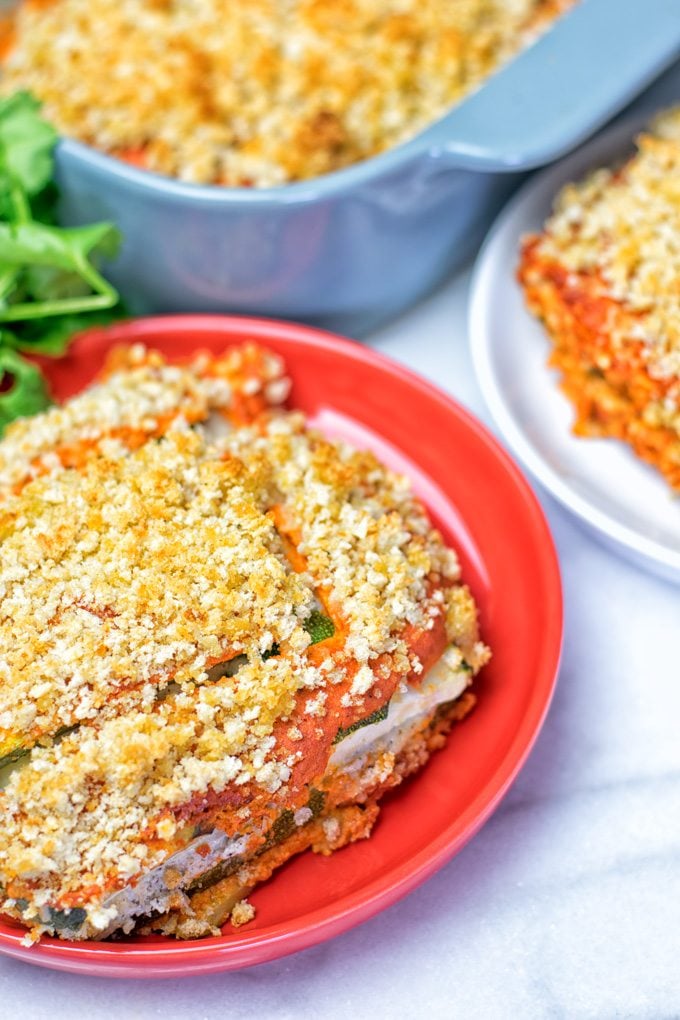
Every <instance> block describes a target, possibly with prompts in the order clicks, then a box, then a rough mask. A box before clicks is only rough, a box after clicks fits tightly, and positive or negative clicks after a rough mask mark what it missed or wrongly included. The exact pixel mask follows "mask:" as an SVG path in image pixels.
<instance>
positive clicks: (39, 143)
mask: <svg viewBox="0 0 680 1020" xmlns="http://www.w3.org/2000/svg"><path fill="white" fill-rule="evenodd" d="M39 110H40V103H39V102H38V101H37V99H35V98H34V97H33V96H31V95H30V94H29V93H28V92H15V93H14V95H11V96H9V97H8V98H6V99H2V100H0V174H2V177H3V178H4V181H5V186H7V182H11V183H13V184H14V185H18V186H19V187H20V188H22V189H23V190H24V192H25V193H26V195H27V196H28V197H29V198H31V197H33V196H34V195H37V194H38V192H40V191H42V189H43V188H44V187H46V185H47V184H48V182H49V181H50V179H51V177H52V171H53V162H52V149H53V148H54V143H55V142H56V140H57V132H56V131H55V130H54V128H53V127H52V125H51V124H48V123H47V121H45V120H43V119H42V117H41V116H40V114H39ZM0 190H4V189H2V188H1V186H0Z"/></svg>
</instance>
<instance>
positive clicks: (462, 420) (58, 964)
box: [0, 314, 563, 977]
mask: <svg viewBox="0 0 680 1020" xmlns="http://www.w3.org/2000/svg"><path fill="white" fill-rule="evenodd" d="M161 332H162V333H163V334H165V335H166V336H168V337H178V338H181V337H182V336H183V335H187V334H192V335H194V336H195V335H197V334H202V335H203V336H205V337H206V338H207V337H213V338H214V337H216V336H219V337H223V338H224V339H225V341H226V342H227V343H228V342H229V341H230V340H231V341H233V340H236V339H241V338H243V337H244V336H247V337H248V338H252V339H255V340H261V341H264V342H266V341H268V340H269V341H275V342H276V345H277V346H278V348H279V349H285V346H286V344H287V343H288V344H290V345H291V346H292V345H293V344H294V345H295V346H297V347H299V346H300V345H302V346H308V347H310V348H315V349H317V350H318V349H322V350H325V351H327V352H330V353H332V354H336V355H338V356H340V357H341V358H342V359H344V360H345V361H346V360H347V359H349V360H350V361H351V362H354V363H355V364H357V365H370V366H373V367H374V368H377V369H379V370H380V372H381V373H383V374H385V375H386V376H388V377H392V378H397V379H400V380H401V381H402V382H404V383H406V384H407V385H408V386H409V388H410V389H411V390H413V391H414V392H415V391H417V392H419V393H420V394H421V395H422V396H423V397H425V398H426V399H427V400H428V401H430V402H433V403H434V404H437V405H439V407H440V408H444V409H445V410H446V412H447V413H448V414H449V415H450V417H451V419H452V421H453V422H455V424H456V426H457V427H458V428H461V429H464V430H466V431H467V432H468V433H471V434H473V436H474V438H475V441H476V442H477V443H478V444H480V446H481V447H483V448H485V450H486V452H487V453H489V454H491V455H492V458H493V460H494V461H495V462H496V466H497V468H498V470H499V471H500V472H501V473H502V474H503V475H505V481H506V483H509V484H510V486H511V487H512V488H513V489H514V492H515V495H516V496H517V497H519V500H520V501H521V505H522V509H523V512H524V513H525V515H526V524H527V526H528V529H529V531H530V533H531V535H532V538H533V545H534V548H533V549H532V553H533V554H534V555H535V557H536V564H537V568H538V570H539V573H540V575H541V578H542V582H543V586H544V590H543V592H542V597H543V600H544V603H543V604H544V606H545V609H546V615H547V619H548V624H547V626H546V627H544V629H543V632H542V635H541V638H542V644H541V650H540V657H539V659H538V667H537V670H536V675H535V677H534V684H533V689H532V694H531V697H530V700H529V702H528V704H527V708H526V712H525V714H524V716H523V718H522V721H521V724H520V726H519V727H518V729H517V731H516V732H515V735H514V739H513V740H512V742H511V744H510V745H509V747H508V749H507V751H506V753H505V756H504V758H503V761H502V763H501V765H500V766H499V767H498V768H497V769H496V771H495V772H494V774H493V776H492V777H491V778H490V779H489V781H488V782H487V783H486V784H485V785H483V786H482V787H481V788H480V789H479V791H478V793H477V795H476V797H475V798H474V799H473V800H472V801H471V803H470V804H469V805H468V807H467V808H466V809H465V810H463V811H462V812H460V813H459V814H457V815H455V816H454V817H453V818H452V820H451V823H450V824H449V825H448V827H447V828H446V829H445V830H444V831H442V832H441V834H440V835H439V836H438V837H437V838H435V839H433V840H432V841H431V842H430V843H429V844H428V845H427V846H425V847H424V848H423V849H422V850H420V851H419V852H418V853H416V854H414V855H413V856H411V857H410V858H409V860H408V862H406V863H404V864H402V865H401V866H398V867H396V866H395V867H393V868H392V869H391V870H389V871H387V872H386V873H384V874H382V875H381V876H380V877H379V878H377V879H374V880H373V881H372V882H369V883H368V884H367V885H363V886H361V887H360V888H359V889H357V890H355V891H354V892H352V893H349V894H347V895H345V896H342V897H340V898H339V899H337V900H334V901H333V903H332V904H331V905H330V906H328V905H326V906H324V907H321V908H319V909H317V910H313V911H311V912H308V913H305V914H302V915H301V916H299V917H298V918H296V920H295V924H294V926H291V924H290V923H280V924H276V925H271V926H269V927H267V928H262V929H259V930H257V931H254V932H250V933H248V932H240V931H239V932H237V933H235V934H230V935H228V936H220V937H214V938H207V939H200V940H197V941H196V942H173V941H171V940H170V939H167V940H159V941H157V942H146V943H143V944H139V943H136V944H130V943H124V942H121V943H103V942H100V943H97V942H66V941H62V940H59V939H56V938H49V937H43V938H42V939H41V940H40V942H39V943H37V944H36V945H34V946H32V947H30V948H29V947H26V946H24V945H22V938H23V933H22V932H21V930H20V929H19V928H18V927H15V926H13V925H11V924H8V923H6V922H5V921H4V920H2V919H0V952H2V953H5V954H8V955H10V956H15V957H18V958H20V959H23V960H25V961H26V962H33V963H36V964H39V965H42V966H46V967H51V968H56V969H60V970H69V971H73V972H80V973H90V974H99V975H107V976H113V977H177V976H180V975H196V974H200V973H210V972H216V971H223V970H234V969H238V968H242V967H247V966H251V965H253V964H256V963H261V962H266V961H271V960H274V959H277V958H279V957H281V956H284V955H287V954H289V953H293V952H297V951H299V950H301V949H305V948H308V947H310V946H312V945H314V944H317V943H319V942H321V941H324V940H325V939H327V938H330V937H332V936H334V935H338V934H340V933H341V932H344V931H346V930H348V929H349V928H351V927H353V926H354V925H356V924H359V923H361V922H363V921H365V920H368V919H369V918H370V917H372V916H373V915H375V914H376V913H378V912H379V911H380V910H383V909H385V908H386V907H388V906H390V905H392V904H393V903H395V902H396V901H397V900H398V899H400V898H401V897H403V896H405V895H406V894H407V893H409V892H411V891H412V890H413V889H414V888H415V887H416V886H418V885H419V884H420V883H421V882H423V881H425V879H427V878H429V877H430V876H431V875H432V874H433V873H434V872H435V871H437V870H438V869H439V868H440V867H442V865H444V864H445V863H446V862H447V861H448V860H449V859H450V858H451V857H453V855H454V854H455V853H456V852H457V851H459V850H460V849H461V848H462V847H463V846H464V845H465V844H466V843H467V842H468V840H470V839H471V838H472V836H474V835H475V833H476V832H477V831H478V830H479V828H480V827H481V826H482V825H483V824H484V822H485V821H486V820H487V819H488V818H489V816H490V815H491V813H492V812H493V811H494V809H495V808H496V807H497V806H498V804H499V802H500V800H501V798H502V797H503V796H504V794H505V793H506V792H507V790H508V788H509V787H510V785H511V783H512V781H513V780H514V778H515V777H516V775H517V773H518V772H519V770H520V768H521V767H522V765H523V764H524V762H525V760H526V758H527V756H528V755H529V752H530V751H531V749H532V747H533V744H534V742H535V740H536V738H537V736H538V734H539V732H540V729H541V726H542V724H543V721H544V719H545V716H546V713H547V711H548V708H549V706H550V701H551V699H552V695H553V691H554V687H555V683H556V678H557V672H558V669H559V662H560V654H561V645H562V628H563V616H562V588H561V581H560V571H559V565H558V559H557V554H556V551H555V547H554V543H553V539H552V536H551V533H550V530H549V527H548V524H547V521H546V519H545V516H544V513H543V511H542V509H541V507H540V504H539V502H538V500H537V498H536V496H535V495H534V493H533V491H532V489H531V487H530V486H529V483H528V482H527V481H526V479H525V477H524V475H523V474H522V473H521V471H520V470H519V468H518V467H517V466H516V465H515V463H514V462H513V461H512V459H511V458H510V456H509V455H508V454H507V453H506V452H505V450H504V449H503V448H502V447H501V446H500V444H499V443H498V441H497V440H496V439H495V438H494V437H493V435H492V434H491V433H490V432H489V431H488V430H487V429H486V427H485V426H483V425H482V424H481V423H480V422H479V421H478V420H477V419H476V418H475V417H474V416H473V415H472V414H471V413H470V412H469V411H467V410H466V409H464V408H463V407H462V406H461V405H460V404H458V403H457V401H456V400H454V399H453V398H452V397H450V396H448V395H446V394H445V393H443V392H442V391H440V390H439V389H437V387H436V386H434V385H432V384H431V383H429V382H427V381H426V380H424V379H423V378H421V377H420V376H418V375H417V374H416V373H414V372H412V371H410V370H409V369H407V368H405V367H403V366H402V365H400V364H397V363H396V362H394V361H392V360H391V359H390V358H388V357H386V356H384V355H383V354H380V353H378V352H376V351H374V350H371V349H368V348H366V347H364V346H361V345H359V344H357V343H356V342H354V341H351V340H347V339H345V338H342V337H338V336H335V335H332V334H329V333H326V332H323V331H321V330H317V329H314V328H312V327H308V326H303V325H298V324H295V323H288V322H277V321H274V320H269V319H258V318H246V317H241V316H221V315H203V314H196V315H169V316H150V317H146V318H140V319H132V320H129V321H126V322H121V323H116V324H114V325H112V326H109V327H106V328H103V329H102V328H97V329H93V330H89V331H87V332H86V333H83V334H81V335H80V336H79V337H78V338H77V340H76V341H75V342H74V346H73V347H72V348H71V350H72V352H73V353H72V354H71V355H70V358H74V357H77V354H78V352H79V351H85V350H87V349H88V348H91V347H92V346H93V345H94V346H99V345H101V344H107V345H108V344H113V343H130V342H137V341H138V342H144V341H145V340H149V338H155V337H157V336H158V334H159V333H161ZM284 357H285V351H284ZM42 363H43V364H45V365H46V367H47V371H48V373H49V374H55V372H56V371H58V370H60V371H62V373H63V372H68V364H69V359H68V358H67V359H64V361H63V362H61V363H60V362H57V363H49V362H47V361H43V362H42ZM59 365H61V366H62V367H61V369H57V366H59ZM50 369H52V371H51V372H50ZM65 379H67V376H64V375H63V374H62V384H63V383H64V381H65ZM66 385H67V386H68V384H67V383H66Z"/></svg>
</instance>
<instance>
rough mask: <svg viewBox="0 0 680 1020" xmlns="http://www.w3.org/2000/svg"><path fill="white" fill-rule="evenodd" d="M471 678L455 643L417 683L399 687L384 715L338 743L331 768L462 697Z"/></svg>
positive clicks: (364, 751)
mask: <svg viewBox="0 0 680 1020" xmlns="http://www.w3.org/2000/svg"><path fill="white" fill-rule="evenodd" d="M470 681H471V674H470V671H469V669H468V668H467V667H466V666H465V663H464V660H463V657H462V655H461V653H460V651H459V650H458V649H457V648H454V647H451V648H447V650H446V651H445V652H444V654H443V655H442V657H441V659H440V660H439V662H437V663H436V664H435V665H434V666H433V667H432V669H431V670H430V671H429V672H428V674H427V676H426V677H425V678H424V679H423V681H422V683H421V684H420V685H419V686H418V687H410V686H408V685H407V684H403V685H402V686H401V687H400V688H397V690H396V692H395V693H394V695H393V697H392V700H391V701H390V703H389V709H388V713H387V717H386V718H385V719H382V720H381V721H380V722H375V723H371V725H370V726H362V727H360V728H359V729H358V730H355V731H354V733H350V734H349V736H347V737H345V739H344V740H341V741H340V743H339V744H337V745H336V747H335V750H334V751H333V754H332V755H331V758H330V762H329V768H339V767H342V766H344V765H346V764H347V763H348V762H349V761H351V760H352V759H355V758H360V757H362V756H363V755H365V754H366V753H367V751H369V750H371V749H372V748H373V747H374V746H375V745H380V744H387V743H388V742H389V740H388V738H389V737H390V735H391V734H393V733H395V734H396V733H397V732H398V731H400V732H404V731H408V730H410V729H411V728H412V726H413V724H415V723H416V722H417V721H418V720H419V719H421V718H424V717H425V716H428V715H430V714H431V713H432V712H433V711H434V709H435V708H436V707H437V706H438V705H443V704H444V703H445V702H447V701H455V699H456V698H459V697H460V695H461V694H462V693H463V691H464V690H465V688H466V687H468V686H469V684H470Z"/></svg>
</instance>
